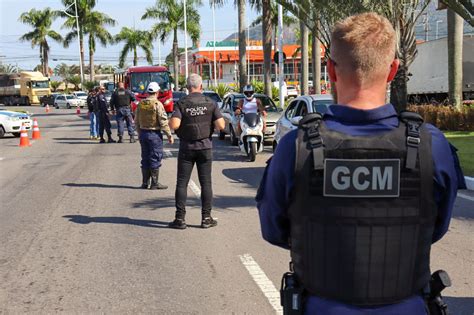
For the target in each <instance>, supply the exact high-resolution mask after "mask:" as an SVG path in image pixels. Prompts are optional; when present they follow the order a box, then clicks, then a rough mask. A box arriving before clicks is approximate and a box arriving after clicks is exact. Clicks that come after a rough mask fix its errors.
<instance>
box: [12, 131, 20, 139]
mask: <svg viewBox="0 0 474 315" xmlns="http://www.w3.org/2000/svg"><path fill="white" fill-rule="evenodd" d="M12 133H13V135H14V136H15V137H16V138H19V137H20V136H21V132H12Z"/></svg>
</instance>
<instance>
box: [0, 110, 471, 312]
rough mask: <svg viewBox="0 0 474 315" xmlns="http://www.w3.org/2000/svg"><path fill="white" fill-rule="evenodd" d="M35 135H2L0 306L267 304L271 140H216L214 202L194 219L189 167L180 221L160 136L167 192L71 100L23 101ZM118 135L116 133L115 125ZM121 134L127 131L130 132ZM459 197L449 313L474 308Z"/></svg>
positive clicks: (273, 252) (449, 247)
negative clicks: (52, 105)
mask: <svg viewBox="0 0 474 315" xmlns="http://www.w3.org/2000/svg"><path fill="white" fill-rule="evenodd" d="M27 109H28V110H30V111H31V112H34V113H35V116H34V117H36V118H37V119H38V121H39V125H40V129H41V133H42V137H43V138H42V139H41V140H38V141H36V142H34V143H33V144H32V146H31V147H29V148H19V147H18V142H19V139H18V138H13V137H6V138H4V139H0V170H1V173H0V199H1V200H0V201H1V202H0V240H1V241H0V244H1V245H0V313H5V314H16V313H53V312H62V313H104V312H105V313H156V314H275V313H278V312H279V311H278V309H279V306H278V303H279V300H278V294H277V291H276V290H275V288H276V289H278V287H279V283H280V278H281V274H282V273H283V272H285V271H286V269H287V266H288V260H289V254H288V252H287V251H285V250H282V249H279V248H276V247H274V246H271V245H269V244H267V243H266V242H265V241H264V240H263V239H262V238H261V234H260V227H259V221H258V214H257V211H256V208H255V202H254V196H255V193H256V189H257V185H258V183H259V181H260V177H261V175H262V173H263V168H264V165H265V161H266V160H267V159H268V158H269V157H270V156H271V151H270V147H268V149H267V150H266V152H265V153H264V154H261V155H259V156H258V157H257V161H256V162H255V163H248V162H245V159H244V157H243V156H242V155H241V153H240V151H239V150H238V149H237V148H236V147H232V146H230V144H229V141H225V142H223V141H218V140H217V139H216V141H215V142H214V143H215V147H216V148H215V152H214V159H215V162H214V168H213V178H214V185H213V187H214V195H215V199H214V212H213V216H214V217H217V218H218V221H219V224H218V226H217V227H215V228H212V229H208V230H202V229H200V228H199V224H200V202H199V199H198V197H197V196H198V195H199V187H198V180H197V176H196V174H195V173H194V174H193V177H192V180H193V182H194V183H196V184H197V185H193V184H191V185H190V187H189V189H188V204H189V207H188V215H187V223H188V229H186V230H184V231H179V230H173V229H168V228H167V223H168V222H169V221H171V220H172V219H173V216H174V186H175V183H176V153H177V148H178V146H177V145H176V144H175V145H173V146H169V145H167V146H166V152H167V153H166V154H167V155H168V157H167V158H166V159H165V161H164V164H163V168H162V170H161V174H160V175H161V181H162V182H163V183H165V184H168V185H169V186H170V188H169V189H168V190H165V191H144V190H141V189H138V186H139V185H140V181H141V174H140V168H139V161H140V157H139V151H140V149H139V144H138V143H136V144H130V143H124V144H98V143H97V142H96V141H90V140H88V121H87V120H86V119H85V117H84V116H85V115H82V117H78V116H77V115H76V114H75V110H54V109H53V111H52V112H51V113H49V114H45V113H44V109H43V108H37V107H31V108H27ZM114 136H115V135H114ZM127 140H128V137H127ZM463 194H464V197H465V198H461V197H459V198H458V200H457V202H456V209H455V215H454V218H453V220H452V223H451V228H450V231H449V233H448V234H447V235H446V237H445V238H443V240H442V241H440V242H438V243H437V244H435V245H434V247H433V254H432V267H433V270H436V269H438V268H443V269H445V270H447V271H448V272H449V274H450V276H451V278H452V280H453V284H454V286H453V287H452V288H449V289H447V290H446V291H445V295H446V296H447V301H448V303H449V306H450V307H451V309H452V311H453V314H469V315H471V314H473V312H474V298H473V296H474V294H473V293H474V290H473V286H474V272H473V268H474V255H473V244H474V230H473V219H474V194H473V193H472V192H466V191H464V192H463Z"/></svg>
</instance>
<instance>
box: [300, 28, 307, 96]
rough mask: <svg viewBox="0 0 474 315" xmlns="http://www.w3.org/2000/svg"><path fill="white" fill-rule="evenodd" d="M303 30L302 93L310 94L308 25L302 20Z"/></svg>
mask: <svg viewBox="0 0 474 315" xmlns="http://www.w3.org/2000/svg"><path fill="white" fill-rule="evenodd" d="M300 30H301V32H300V33H301V81H300V86H301V95H308V94H309V91H308V74H309V51H308V27H307V26H306V25H305V24H304V23H303V22H301V21H300Z"/></svg>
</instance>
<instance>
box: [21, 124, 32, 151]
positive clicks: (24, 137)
mask: <svg viewBox="0 0 474 315" xmlns="http://www.w3.org/2000/svg"><path fill="white" fill-rule="evenodd" d="M19 146H20V147H30V146H31V143H30V140H29V139H28V132H27V131H26V127H25V124H22V125H21V134H20V145H19Z"/></svg>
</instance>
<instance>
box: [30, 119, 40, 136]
mask: <svg viewBox="0 0 474 315" xmlns="http://www.w3.org/2000/svg"><path fill="white" fill-rule="evenodd" d="M31 139H33V140H39V139H41V134H40V129H39V127H38V121H37V120H36V118H35V119H34V120H33V135H32V137H31Z"/></svg>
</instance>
